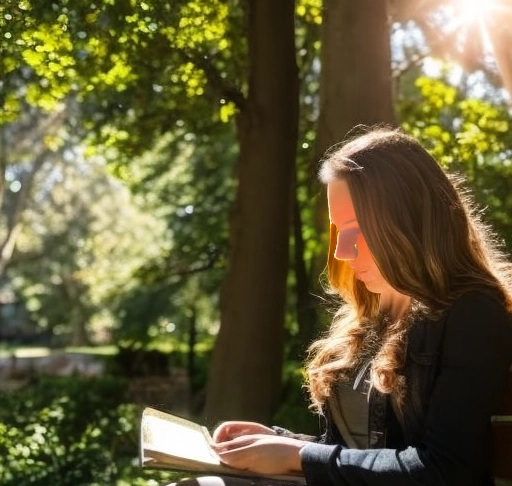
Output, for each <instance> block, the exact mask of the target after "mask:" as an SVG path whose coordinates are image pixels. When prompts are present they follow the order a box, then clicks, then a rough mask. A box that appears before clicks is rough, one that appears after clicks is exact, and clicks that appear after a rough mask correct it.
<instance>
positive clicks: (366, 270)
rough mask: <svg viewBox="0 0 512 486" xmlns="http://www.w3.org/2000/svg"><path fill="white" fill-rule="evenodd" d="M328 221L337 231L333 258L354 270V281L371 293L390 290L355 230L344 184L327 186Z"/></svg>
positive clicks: (336, 182)
mask: <svg viewBox="0 0 512 486" xmlns="http://www.w3.org/2000/svg"><path fill="white" fill-rule="evenodd" d="M327 199H328V202H329V217H330V220H331V223H332V224H334V225H335V226H336V228H337V230H338V237H337V238H338V239H337V245H336V250H335V253H334V256H335V258H337V259H339V260H345V261H346V262H347V263H348V264H349V265H350V266H351V267H352V269H353V270H354V273H355V275H356V278H357V279H359V280H361V282H363V283H364V284H365V286H366V288H367V289H368V290H369V291H370V292H373V293H376V294H382V293H386V292H388V291H390V290H392V287H391V286H390V285H389V284H388V283H387V282H386V280H385V279H384V277H383V276H382V274H381V273H380V271H379V269H378V268H377V264H376V263H375V260H374V259H373V256H372V254H371V252H370V249H369V248H368V245H367V244H366V241H365V239H364V237H363V234H362V233H361V232H360V230H359V224H358V222H357V219H356V213H355V211H354V205H353V203H352V198H351V197H350V191H349V188H348V184H347V183H346V181H344V180H341V179H336V180H334V181H332V182H330V183H329V184H328V185H327Z"/></svg>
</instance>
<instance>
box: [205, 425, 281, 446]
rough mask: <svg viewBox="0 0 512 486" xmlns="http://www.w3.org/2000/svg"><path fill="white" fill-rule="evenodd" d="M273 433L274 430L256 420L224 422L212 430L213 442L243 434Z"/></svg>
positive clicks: (225, 440) (223, 440)
mask: <svg viewBox="0 0 512 486" xmlns="http://www.w3.org/2000/svg"><path fill="white" fill-rule="evenodd" d="M254 434H268V435H275V432H274V430H272V429H270V428H268V427H265V426H264V425H261V424H258V423H256V422H224V423H222V424H221V425H219V426H218V427H217V428H216V429H215V431H214V432H213V440H214V442H227V441H229V440H232V439H236V438H237V437H241V436H243V435H254Z"/></svg>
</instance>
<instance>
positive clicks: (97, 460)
mask: <svg viewBox="0 0 512 486" xmlns="http://www.w3.org/2000/svg"><path fill="white" fill-rule="evenodd" d="M125 388H126V387H125V383H124V382H123V381H122V380H119V379H112V378H101V379H99V378H94V379H78V378H76V377H74V378H65V379H61V378H59V379H56V378H44V379H40V380H38V381H37V382H36V383H34V384H33V385H31V386H30V387H27V388H25V389H23V390H19V391H18V392H16V393H15V394H11V393H2V394H0V402H1V403H2V407H1V408H0V484H2V485H3V486H15V485H16V486H25V485H27V486H28V485H31V486H50V485H51V486H108V485H112V486H114V485H115V486H156V485H157V484H158V482H160V481H166V482H167V481H170V480H171V478H172V477H173V475H172V474H170V473H165V472H159V471H145V470H142V469H141V468H140V467H139V465H138V458H137V454H138V432H137V430H138V421H139V416H140V410H139V407H137V406H135V405H132V404H127V403H125Z"/></svg>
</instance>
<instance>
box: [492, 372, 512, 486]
mask: <svg viewBox="0 0 512 486" xmlns="http://www.w3.org/2000/svg"><path fill="white" fill-rule="evenodd" d="M492 426H493V435H494V457H493V474H494V477H495V479H496V484H497V485H499V486H505V485H507V486H508V485H512V370H511V371H510V373H509V375H508V382H507V387H506V390H505V395H504V397H503V402H502V404H501V407H500V409H499V410H498V413H497V414H496V415H495V416H494V417H493V419H492Z"/></svg>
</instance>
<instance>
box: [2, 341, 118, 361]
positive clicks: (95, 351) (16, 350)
mask: <svg viewBox="0 0 512 486" xmlns="http://www.w3.org/2000/svg"><path fill="white" fill-rule="evenodd" d="M55 353H82V354H91V355H97V356H113V355H115V354H116V353H117V347H116V346H114V345H108V346H68V347H65V348H58V349H53V348H48V347H45V346H11V345H5V344H0V358H8V357H10V356H13V355H14V356H16V357H18V358H35V357H39V356H49V355H50V354H55Z"/></svg>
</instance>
